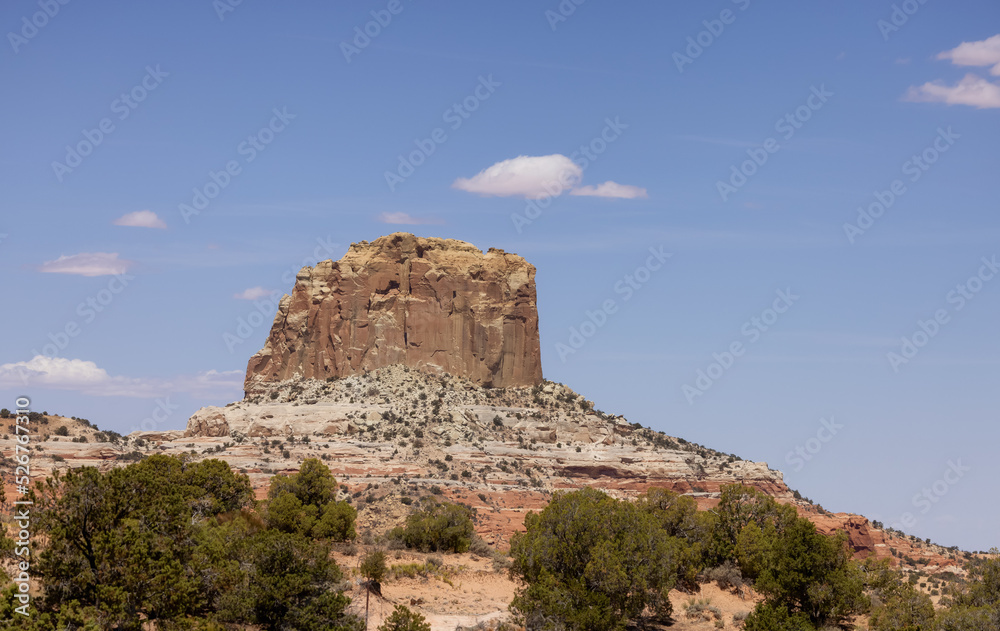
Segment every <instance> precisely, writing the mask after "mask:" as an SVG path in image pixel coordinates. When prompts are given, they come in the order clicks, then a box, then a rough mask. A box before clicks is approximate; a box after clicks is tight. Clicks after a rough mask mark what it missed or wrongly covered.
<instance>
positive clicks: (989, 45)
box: [903, 35, 1000, 109]
mask: <svg viewBox="0 0 1000 631" xmlns="http://www.w3.org/2000/svg"><path fill="white" fill-rule="evenodd" d="M937 58H938V59H948V60H950V61H951V63H952V64H954V65H956V66H991V68H990V74H992V75H994V76H1000V35H994V36H993V37H990V38H987V39H984V40H981V41H977V42H962V43H961V44H959V45H958V46H956V47H955V48H952V49H951V50H946V51H944V52H942V53H939V54H938V55H937ZM903 100H904V101H911V102H929V103H946V104H948V105H969V106H971V107H975V108H977V109H990V108H1000V84H998V83H994V82H992V81H990V80H988V79H985V78H983V77H980V76H979V75H977V74H973V73H969V74H967V75H965V76H964V77H962V80H961V81H959V82H958V83H956V84H954V85H948V84H946V83H945V82H943V81H929V82H927V83H925V84H923V85H919V86H912V87H910V89H909V90H907V91H906V94H905V95H904V96H903Z"/></svg>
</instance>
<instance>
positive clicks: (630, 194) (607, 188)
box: [569, 181, 649, 199]
mask: <svg viewBox="0 0 1000 631" xmlns="http://www.w3.org/2000/svg"><path fill="white" fill-rule="evenodd" d="M569 194H570V195H577V196H583V197H614V198H617V199H639V198H646V197H649V195H648V194H647V193H646V189H644V188H639V187H638V186H631V185H629V184H618V183H617V182H611V181H608V182H605V183H604V184H598V185H597V186H593V185H590V186H580V187H578V188H574V189H573V190H572V191H570V192H569Z"/></svg>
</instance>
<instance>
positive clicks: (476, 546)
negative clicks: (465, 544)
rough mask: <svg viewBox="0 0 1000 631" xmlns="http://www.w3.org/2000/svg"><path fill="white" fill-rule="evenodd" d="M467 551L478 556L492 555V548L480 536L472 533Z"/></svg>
mask: <svg viewBox="0 0 1000 631" xmlns="http://www.w3.org/2000/svg"><path fill="white" fill-rule="evenodd" d="M469 552H471V553H472V554H474V555H476V556H480V557H490V556H492V555H493V548H491V547H490V544H488V543H486V541H484V540H483V538H482V537H480V536H479V535H474V536H473V537H472V544H471V545H470V546H469Z"/></svg>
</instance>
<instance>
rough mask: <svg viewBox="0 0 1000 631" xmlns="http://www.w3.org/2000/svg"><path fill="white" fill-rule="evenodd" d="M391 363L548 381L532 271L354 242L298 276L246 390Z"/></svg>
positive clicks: (476, 378) (516, 264)
mask: <svg viewBox="0 0 1000 631" xmlns="http://www.w3.org/2000/svg"><path fill="white" fill-rule="evenodd" d="M393 364H402V365H405V366H409V367H411V368H417V369H419V370H422V371H424V372H430V373H438V374H440V373H449V374H452V375H455V376H459V377H465V378H468V379H470V380H471V381H473V382H474V383H476V384H479V385H483V386H491V387H511V386H531V385H535V384H538V383H540V382H541V380H542V365H541V354H540V350H539V340H538V312H537V309H536V304H535V268H534V266H532V265H530V264H528V263H527V262H526V261H525V260H524V259H522V258H521V257H519V256H517V255H516V254H507V253H505V252H504V251H502V250H497V249H492V248H491V249H490V250H489V251H488V252H486V253H485V254H483V252H481V251H480V250H479V249H477V248H476V247H474V246H472V245H470V244H468V243H465V242H463V241H455V240H453V239H425V238H421V237H415V236H414V235H412V234H407V233H401V232H400V233H395V234H391V235H389V236H386V237H381V238H379V239H376V240H375V241H373V242H371V243H368V242H366V241H362V242H361V243H355V244H352V245H351V247H350V249H349V250H348V252H347V253H346V254H345V255H344V257H343V258H342V259H340V260H339V261H323V262H321V263H319V264H318V265H316V267H313V268H309V267H306V268H303V269H302V270H301V271H300V272H299V273H298V275H297V276H296V279H295V287H294V288H293V289H292V293H291V295H290V296H287V295H286V296H285V297H284V298H282V300H281V303H280V305H279V307H278V314H277V316H276V317H275V319H274V324H273V326H272V328H271V334H270V336H269V337H268V339H267V342H266V343H265V345H264V348H263V349H262V350H261V351H260V352H258V353H257V354H256V355H254V356H253V357H252V358H251V359H250V362H249V364H248V365H247V376H246V383H245V388H246V391H247V394H248V395H249V394H251V393H253V392H255V391H259V390H260V389H261V387H262V385H263V384H265V383H268V382H279V381H283V380H286V379H292V378H304V379H309V378H315V379H326V378H329V377H342V376H346V375H354V374H359V373H364V372H366V371H369V370H374V369H376V368H381V367H384V366H390V365H393Z"/></svg>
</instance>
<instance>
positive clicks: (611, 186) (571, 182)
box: [451, 153, 646, 199]
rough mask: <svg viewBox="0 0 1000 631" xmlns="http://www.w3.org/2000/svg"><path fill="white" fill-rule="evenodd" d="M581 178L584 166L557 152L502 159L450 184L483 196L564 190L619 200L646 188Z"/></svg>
mask: <svg viewBox="0 0 1000 631" xmlns="http://www.w3.org/2000/svg"><path fill="white" fill-rule="evenodd" d="M582 179H583V169H582V168H580V166H579V165H578V164H576V163H575V162H573V161H572V160H570V159H569V158H568V157H566V156H564V155H562V154H560V153H554V154H552V155H548V156H518V157H516V158H511V159H509V160H503V161H501V162H497V163H496V164H494V165H493V166H490V167H488V168H486V169H483V170H482V171H480V172H479V173H477V174H476V175H474V176H472V177H470V178H461V177H460V178H458V179H457V180H455V181H454V182H453V183H452V185H451V186H452V188H457V189H459V190H462V191H466V192H469V193H476V194H478V195H483V196H492V197H524V198H526V199H543V198H546V197H558V196H559V195H562V194H563V193H566V192H570V193H571V194H573V195H583V196H595V197H615V198H619V199H635V198H636V197H645V196H646V194H645V193H646V189H642V188H639V187H636V186H629V185H625V184H618V183H617V182H610V181H609V182H605V183H604V184H601V185H599V186H596V187H595V186H583V187H581V186H580V181H581V180H582Z"/></svg>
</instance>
